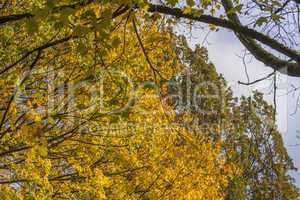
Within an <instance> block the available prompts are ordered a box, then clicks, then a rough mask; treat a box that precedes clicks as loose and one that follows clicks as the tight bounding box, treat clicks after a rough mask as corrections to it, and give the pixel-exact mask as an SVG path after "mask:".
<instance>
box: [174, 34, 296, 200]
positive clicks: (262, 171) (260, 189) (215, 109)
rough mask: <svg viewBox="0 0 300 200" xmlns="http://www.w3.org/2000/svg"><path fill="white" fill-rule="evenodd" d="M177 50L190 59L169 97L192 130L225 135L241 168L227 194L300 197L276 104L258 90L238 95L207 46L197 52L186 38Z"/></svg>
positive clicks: (229, 159)
mask: <svg viewBox="0 0 300 200" xmlns="http://www.w3.org/2000/svg"><path fill="white" fill-rule="evenodd" d="M177 51H178V54H179V55H181V60H183V62H184V63H186V64H187V70H186V71H185V72H184V73H182V74H181V75H180V78H179V81H175V83H173V84H172V85H171V87H170V89H169V91H170V92H171V94H172V96H175V97H177V98H173V101H171V102H172V105H173V106H174V109H176V110H178V111H179V112H178V116H177V120H179V121H180V122H181V123H182V124H184V125H185V126H186V127H188V129H191V130H194V129H195V130H198V129H199V128H200V129H201V130H202V132H201V133H202V134H203V133H204V134H205V135H207V136H208V137H210V138H211V139H212V140H213V141H218V140H220V139H221V138H222V139H221V140H222V141H224V142H223V145H222V151H223V153H224V154H225V155H226V157H227V159H226V160H227V162H229V163H231V162H232V163H235V164H237V163H238V166H239V167H240V170H241V174H240V175H237V176H235V177H234V179H233V180H232V181H231V182H230V183H229V187H228V188H227V189H226V197H225V199H298V198H299V194H298V189H297V188H296V187H295V185H294V180H293V179H292V178H291V177H290V176H289V174H288V173H289V171H290V170H295V167H294V165H293V162H292V160H291V159H290V158H289V156H288V154H287V152H286V149H285V147H284V144H283V142H282V137H281V135H280V133H279V132H278V130H277V127H276V124H275V118H274V112H275V111H274V108H273V107H272V106H270V105H268V104H267V103H266V102H265V101H264V100H263V95H262V94H261V93H259V92H254V94H253V97H248V98H246V97H241V99H240V100H238V99H237V98H234V97H233V95H232V91H231V90H230V88H227V86H226V82H225V81H224V79H223V78H222V77H220V76H218V74H217V73H216V71H215V68H214V67H213V65H212V64H211V63H209V61H208V58H207V52H206V50H205V49H204V48H203V47H200V46H196V48H195V50H194V51H193V50H192V49H190V48H189V47H188V45H187V42H186V41H185V39H184V38H182V39H181V42H179V43H178V47H177ZM177 80H178V79H177ZM203 83H205V84H203ZM178 89H179V90H183V91H178ZM187 115H188V116H190V117H188V118H187V117H186V116H187ZM194 133H197V131H195V132H194Z"/></svg>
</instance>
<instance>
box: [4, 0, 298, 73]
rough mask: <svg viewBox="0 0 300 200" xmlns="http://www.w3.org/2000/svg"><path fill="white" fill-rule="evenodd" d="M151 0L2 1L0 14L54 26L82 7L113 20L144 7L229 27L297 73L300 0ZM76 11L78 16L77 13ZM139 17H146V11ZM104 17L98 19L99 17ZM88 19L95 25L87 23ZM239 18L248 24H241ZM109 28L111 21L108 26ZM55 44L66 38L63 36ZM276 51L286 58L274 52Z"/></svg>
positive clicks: (276, 65)
mask: <svg viewBox="0 0 300 200" xmlns="http://www.w3.org/2000/svg"><path fill="white" fill-rule="evenodd" d="M151 2H152V1H131V2H129V1H121V0H116V1H112V2H107V1H99V2H98V1H93V0H85V1H78V2H76V1H75V2H72V3H71V2H69V1H63V2H61V1H47V3H46V2H43V3H40V4H34V1H33V2H31V1H30V2H28V3H24V2H22V3H21V2H18V3H15V4H14V5H12V4H11V3H9V1H5V2H4V3H3V5H2V10H3V13H4V14H3V15H2V16H1V17H0V23H1V24H5V23H9V22H15V21H20V20H22V21H24V19H33V20H30V21H31V23H29V24H31V25H30V27H31V28H33V29H34V27H37V26H38V23H37V22H39V21H48V20H50V21H54V22H56V23H57V26H59V27H62V26H64V25H63V24H65V25H68V24H69V21H68V17H67V16H68V15H71V14H72V13H75V11H76V10H81V9H82V8H83V7H88V6H89V5H95V4H98V6H100V7H102V8H104V9H106V10H107V12H106V14H108V15H107V16H106V17H108V16H109V13H112V16H111V17H112V18H116V17H118V16H120V15H126V13H128V12H132V11H140V10H144V11H146V12H144V13H145V14H146V16H147V13H160V14H163V15H169V16H172V17H175V18H179V19H188V20H192V21H196V22H203V23H206V24H210V25H213V26H218V27H222V28H226V29H230V30H232V31H234V32H235V34H236V35H237V37H238V39H239V40H240V41H241V43H242V44H243V45H244V46H245V47H246V49H247V50H248V51H249V52H250V53H251V54H252V55H253V56H254V57H255V58H256V59H258V60H259V61H261V62H263V63H264V64H265V65H267V66H269V67H272V68H273V69H274V70H276V71H280V72H281V73H284V74H288V75H290V76H299V75H300V69H299V68H300V67H299V60H300V55H299V52H298V51H299V49H297V46H299V45H298V44H299V39H298V38H299V19H298V22H297V13H298V12H299V2H298V1H295V0H294V1H292V0H286V1H279V0H271V1H268V2H266V1H264V0H256V1H250V0H249V1H245V2H243V3H241V2H240V1H234V3H233V2H232V1H231V0H221V1H218V0H205V1H200V2H198V1H195V0H185V1H179V0H166V1H161V4H156V3H151ZM24 7H25V8H26V9H25V10H24V9H23V8H24ZM221 8H223V9H224V10H225V13H226V14H225V13H224V12H222V11H220V10H221ZM114 9H115V12H114V11H113V10H114ZM219 11H220V12H219ZM63 13H64V14H63ZM49 14H50V15H49ZM90 14H91V13H90ZM77 15H80V14H78V13H77ZM92 15H93V14H92ZM58 16H61V17H58ZM87 16H89V14H88V15H85V16H81V17H83V18H85V17H87ZM93 16H95V15H93ZM89 17H91V16H89ZM140 17H141V18H144V17H145V15H144V16H143V15H141V16H140ZM104 18H105V17H104ZM104 18H103V17H102V20H103V19H104ZM77 19H79V18H77ZM290 19H294V20H290ZM91 20H92V21H94V23H92V24H91V23H89V22H91ZM97 20H98V21H97ZM97 20H96V18H95V17H94V20H93V17H92V18H90V19H89V20H88V21H89V22H87V23H86V24H81V26H83V27H85V31H87V29H90V28H92V26H94V25H95V24H97V22H99V20H100V21H101V19H100V18H99V19H97ZM148 20H149V18H148ZM96 21H97V22H96ZM175 21H176V20H175ZM242 21H245V23H247V24H250V25H248V26H245V25H243V24H242ZM74 22H75V21H72V22H71V24H73V25H74ZM77 22H78V21H77ZM107 26H109V25H108V24H107ZM74 27H76V26H73V28H74ZM77 28H78V27H77ZM66 39H67V38H66ZM69 39H70V38H69ZM57 42H64V40H62V41H57ZM54 44H55V43H54ZM48 45H49V44H48ZM48 45H46V46H48ZM51 45H53V44H51ZM262 45H263V46H262ZM265 47H267V48H265ZM41 48H42V49H43V48H47V47H45V46H44V47H41ZM268 48H269V49H270V50H268ZM274 51H275V52H278V53H280V54H281V55H283V56H284V57H282V56H280V55H279V54H276V53H274Z"/></svg>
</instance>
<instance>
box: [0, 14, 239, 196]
mask: <svg viewBox="0 0 300 200" xmlns="http://www.w3.org/2000/svg"><path fill="white" fill-rule="evenodd" d="M126 20H128V23H127V24H126V23H125V24H123V25H120V26H118V27H116V29H114V31H113V32H110V33H109V34H107V33H106V32H103V30H102V29H101V28H100V30H98V31H97V30H94V31H93V32H89V33H86V34H85V35H84V36H81V37H80V38H78V36H76V38H72V39H69V40H66V39H64V40H65V41H64V44H62V43H60V44H58V43H57V45H55V46H52V45H48V44H49V43H51V41H50V42H49V43H48V44H46V45H48V47H47V48H45V49H39V50H37V52H32V55H29V56H28V57H27V58H26V59H24V60H22V61H20V62H19V63H17V64H16V66H15V67H14V68H12V69H10V70H9V71H7V72H5V73H6V75H7V76H6V79H1V86H2V88H1V94H3V98H2V99H1V105H2V106H3V107H4V108H3V112H2V118H1V134H0V135H1V151H0V157H1V158H0V168H1V172H0V174H1V179H0V190H1V194H0V195H1V199H62V198H65V199H158V198H161V199H173V198H176V199H223V197H224V192H223V190H222V188H226V187H227V185H228V183H229V181H230V180H231V179H232V178H233V177H234V176H235V174H238V173H239V169H238V166H236V165H234V164H232V163H226V161H225V160H224V159H223V156H222V155H220V148H219V147H216V146H215V145H216V144H215V143H213V142H212V141H210V140H209V138H207V139H205V137H197V138H196V137H193V136H192V135H190V134H189V132H188V130H187V129H185V128H184V127H180V126H177V125H176V124H175V125H173V126H171V125H172V122H173V121H174V112H173V110H172V108H171V107H169V106H168V105H166V104H162V102H161V98H160V95H157V92H156V83H157V85H160V84H161V83H164V82H166V81H167V80H168V79H170V78H171V77H173V76H175V75H176V74H177V73H179V71H180V70H181V68H182V67H183V65H182V64H181V62H180V61H179V60H177V59H176V54H175V52H174V51H173V45H174V40H173V37H174V36H173V34H171V32H170V30H169V29H168V28H167V27H159V24H158V23H156V24H153V23H149V22H146V21H145V22H143V23H139V24H138V23H137V22H135V21H134V16H131V15H128V16H127V19H126ZM129 20H131V21H129ZM115 23H116V24H118V23H119V22H115ZM29 26H31V25H30V24H29ZM138 26H139V27H142V28H138ZM27 28H28V27H23V26H18V25H17V24H13V25H10V26H8V27H5V28H4V29H1V30H2V31H3V32H5V31H7V30H11V31H12V32H10V33H7V32H5V36H6V37H4V38H2V40H1V44H2V45H1V47H2V51H4V50H5V49H6V51H8V52H14V53H12V54H11V55H10V54H5V56H4V57H3V58H2V63H4V62H7V61H9V60H10V58H12V57H13V56H18V55H19V54H18V53H20V52H19V51H23V48H22V47H21V46H19V45H20V44H22V43H23V44H24V45H25V46H39V45H40V43H41V42H42V41H44V40H43V39H44V38H43V37H49V38H51V37H52V36H51V35H48V34H49V33H48V32H47V33H46V34H45V35H42V36H40V35H35V34H33V33H32V36H30V37H29V36H28V34H27V33H26V31H22V30H20V29H25V30H26V29H27ZM40 28H41V29H47V28H49V24H45V25H44V26H42V27H40ZM17 29H18V31H17ZM15 30H16V32H15ZM19 31H20V32H19ZM78 31H79V33H78V34H80V33H81V31H84V29H80V30H78ZM54 32H55V31H54ZM66 32H67V31H66ZM146 32H147V34H146ZM124 33H125V34H124ZM7 34H13V36H14V37H7ZM54 34H55V35H56V34H57V33H54ZM60 34H62V35H64V34H66V33H60ZM41 37H42V38H41ZM74 37H75V36H74ZM124 37H125V39H124ZM122 39H123V40H122ZM49 40H51V39H49ZM60 41H61V40H60ZM121 41H122V42H121ZM52 44H53V42H52ZM4 48H5V49H4ZM18 48H20V49H18ZM146 52H147V54H146ZM145 56H147V59H145ZM151 63H155V68H154V67H153V65H154V64H153V65H152V64H151ZM18 79H19V81H18ZM157 90H159V91H161V92H160V93H162V94H163V92H164V91H165V92H166V90H165V89H164V87H163V85H161V86H160V87H158V88H157ZM204 140H205V141H206V142H203V141H204ZM220 144H221V141H219V143H218V146H220ZM224 158H225V157H224Z"/></svg>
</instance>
